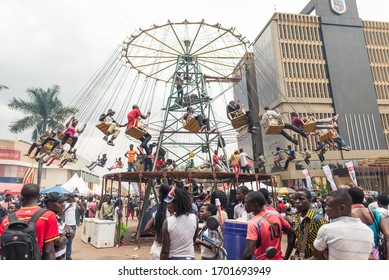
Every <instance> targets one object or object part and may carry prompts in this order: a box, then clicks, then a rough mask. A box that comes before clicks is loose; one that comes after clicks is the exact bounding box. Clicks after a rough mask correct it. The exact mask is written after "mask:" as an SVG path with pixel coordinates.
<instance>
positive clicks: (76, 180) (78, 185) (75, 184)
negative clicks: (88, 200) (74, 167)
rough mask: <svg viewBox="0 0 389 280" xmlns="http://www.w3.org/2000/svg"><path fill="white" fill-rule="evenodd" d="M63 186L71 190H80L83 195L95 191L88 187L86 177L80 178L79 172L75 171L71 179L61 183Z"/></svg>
mask: <svg viewBox="0 0 389 280" xmlns="http://www.w3.org/2000/svg"><path fill="white" fill-rule="evenodd" d="M61 187H62V188H64V189H66V190H68V191H69V192H78V193H79V194H81V195H89V194H93V193H94V192H93V191H92V190H90V189H88V187H87V186H86V183H85V181H84V179H82V178H80V177H79V176H78V175H77V173H75V174H74V175H73V177H72V178H70V180H69V181H67V182H66V183H64V184H63V185H61ZM77 190H78V191H77Z"/></svg>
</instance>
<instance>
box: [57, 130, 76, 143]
mask: <svg viewBox="0 0 389 280" xmlns="http://www.w3.org/2000/svg"><path fill="white" fill-rule="evenodd" d="M64 137H65V134H62V133H61V134H59V135H58V139H59V140H60V141H62V139H63V138H64ZM66 143H67V144H69V145H71V144H72V143H73V139H72V138H70V137H69V138H68V140H67V141H66Z"/></svg>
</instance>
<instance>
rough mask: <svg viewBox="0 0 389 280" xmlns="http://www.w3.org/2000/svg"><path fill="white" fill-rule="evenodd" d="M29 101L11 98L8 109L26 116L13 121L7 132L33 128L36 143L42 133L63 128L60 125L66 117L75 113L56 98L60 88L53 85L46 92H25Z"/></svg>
mask: <svg viewBox="0 0 389 280" xmlns="http://www.w3.org/2000/svg"><path fill="white" fill-rule="evenodd" d="M26 92H27V95H28V97H29V99H30V100H27V101H26V100H22V99H21V98H15V97H14V98H12V99H11V102H10V103H9V104H8V107H9V108H11V109H13V110H16V111H21V112H23V113H24V114H25V115H26V116H25V117H24V118H22V119H19V120H16V121H13V122H12V123H11V124H10V125H9V130H10V131H11V132H13V133H19V132H23V131H25V130H26V129H30V128H34V130H33V133H32V137H31V138H32V140H33V141H36V139H37V138H38V136H39V135H40V134H42V133H43V132H45V131H47V130H50V129H53V128H54V127H56V126H57V127H58V128H59V129H62V128H63V125H62V123H63V122H64V121H65V119H66V117H68V116H69V115H73V114H74V113H76V111H77V109H76V108H74V107H66V106H64V105H63V104H62V101H61V100H60V99H59V98H58V95H59V92H60V87H59V86H58V85H53V86H52V87H51V88H48V89H47V90H46V91H45V90H43V89H41V88H29V89H27V90H26Z"/></svg>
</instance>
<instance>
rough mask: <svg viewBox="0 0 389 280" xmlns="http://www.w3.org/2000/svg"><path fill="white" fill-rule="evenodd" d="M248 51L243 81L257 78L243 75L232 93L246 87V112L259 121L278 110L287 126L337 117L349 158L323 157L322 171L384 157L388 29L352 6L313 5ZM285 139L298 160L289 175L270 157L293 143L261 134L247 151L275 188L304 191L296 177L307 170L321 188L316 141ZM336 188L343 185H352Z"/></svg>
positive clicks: (388, 125) (333, 153)
mask: <svg viewBox="0 0 389 280" xmlns="http://www.w3.org/2000/svg"><path fill="white" fill-rule="evenodd" d="M313 11H315V15H311V13H312V12H313ZM252 48H253V60H252V62H253V65H251V66H250V67H251V68H252V70H251V71H247V72H246V75H248V74H247V73H250V74H252V73H253V72H255V78H253V77H250V76H247V77H246V79H242V81H241V82H240V84H239V85H238V87H239V88H240V89H245V88H246V89H247V88H249V90H247V91H246V92H245V94H247V96H248V98H249V99H251V100H252V101H253V98H252V97H250V94H251V95H252V94H253V92H255V94H256V95H257V100H258V103H254V105H252V106H253V107H257V108H256V109H257V110H258V111H259V117H261V115H262V114H263V113H264V107H265V106H269V107H270V108H273V109H279V110H280V112H282V115H283V118H284V120H285V122H290V113H291V112H297V113H298V114H299V115H300V117H306V116H307V115H308V114H309V115H313V116H314V117H315V118H316V119H323V118H328V117H331V116H334V115H335V114H338V115H339V118H338V133H339V134H340V135H341V136H342V138H343V139H344V140H345V142H346V143H347V144H348V145H349V146H350V147H351V151H339V150H337V149H332V150H330V151H329V152H327V153H326V154H325V157H326V161H325V164H330V165H331V166H332V167H333V168H337V167H343V165H344V162H345V161H350V160H352V161H354V165H355V166H358V160H361V159H366V158H372V157H381V156H387V155H388V150H387V149H388V145H389V138H388V136H389V135H388V132H389V102H388V100H389V23H384V22H373V21H365V20H362V19H360V18H359V15H358V9H357V5H356V1H355V0H345V1H337V2H336V3H335V2H334V1H327V0H317V1H311V2H309V3H308V5H307V6H306V7H305V8H304V9H303V10H302V12H301V13H300V14H283V13H275V14H274V15H273V16H272V18H271V19H270V20H269V22H268V23H267V25H266V26H265V27H264V29H263V30H262V31H261V32H260V34H259V35H258V36H257V38H256V39H255V40H254V42H253V44H252ZM250 88H251V89H250ZM241 91H242V90H241ZM235 93H236V95H238V93H237V91H235ZM240 94H242V93H240ZM248 104H250V102H248ZM286 132H288V133H289V134H291V135H292V137H293V138H295V139H297V140H298V143H299V144H298V145H296V146H295V149H296V153H297V154H298V156H297V159H296V160H295V162H294V164H291V165H290V166H289V168H288V170H287V171H283V170H282V171H281V170H275V169H274V168H273V155H272V152H274V151H275V149H276V147H281V148H286V147H287V145H289V144H291V143H290V142H288V141H286V140H285V138H284V137H282V136H281V135H266V132H265V131H264V130H263V128H262V131H261V132H260V133H259V138H260V139H259V140H258V141H260V142H261V144H260V145H258V144H256V145H252V146H253V147H254V148H255V149H257V150H254V151H253V153H254V154H258V153H259V152H261V153H263V154H265V156H266V158H267V167H266V173H272V174H273V175H275V176H276V178H277V179H276V180H277V182H278V183H279V185H283V186H297V187H298V186H304V184H305V181H304V175H303V174H302V172H301V170H302V169H305V168H307V169H309V171H310V173H311V176H312V177H315V178H316V181H317V182H320V183H325V182H326V180H325V176H324V174H323V172H322V170H321V165H320V161H319V159H318V157H317V155H316V154H314V152H313V151H314V150H315V148H316V147H317V141H318V137H317V136H316V135H310V136H308V138H303V137H301V136H300V135H298V134H296V133H294V132H292V131H287V130H286ZM251 143H252V144H253V143H254V142H251ZM239 145H240V143H239ZM245 145H246V146H247V145H248V144H247V143H245ZM291 145H293V144H291ZM304 148H308V149H309V150H311V151H312V152H313V156H312V158H311V164H310V165H309V166H306V164H305V163H304V162H303V161H302V156H301V155H299V152H300V151H303V150H304ZM336 181H337V183H338V184H342V183H345V182H348V181H350V178H349V177H348V178H343V179H342V178H341V177H338V178H336ZM384 181H385V183H383V184H385V185H386V189H387V182H386V181H387V180H384ZM365 187H366V188H370V187H373V186H365Z"/></svg>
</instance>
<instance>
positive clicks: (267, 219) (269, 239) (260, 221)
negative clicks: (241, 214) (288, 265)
mask: <svg viewBox="0 0 389 280" xmlns="http://www.w3.org/2000/svg"><path fill="white" fill-rule="evenodd" d="M265 203H266V199H265V197H264V196H263V194H262V193H261V192H258V191H253V192H249V193H248V194H247V195H246V197H245V208H246V212H247V213H250V212H254V214H255V216H254V217H253V218H252V219H251V220H250V221H249V223H248V225H247V237H246V239H247V243H246V249H245V251H244V253H243V256H242V259H243V260H251V259H255V260H267V259H268V258H267V257H265V256H264V254H265V251H266V249H267V248H268V247H271V246H272V247H275V248H276V250H277V253H276V255H275V256H274V258H272V259H273V260H282V259H286V260H287V259H289V257H290V254H291V253H292V250H293V246H294V242H295V234H294V232H293V230H292V229H291V226H290V225H289V223H288V222H287V221H285V219H284V218H282V217H281V216H280V215H279V213H278V212H276V211H271V210H265V209H264V205H265ZM282 232H284V233H286V234H287V236H288V247H287V248H286V252H285V256H284V257H283V256H282V251H281V237H282Z"/></svg>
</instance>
